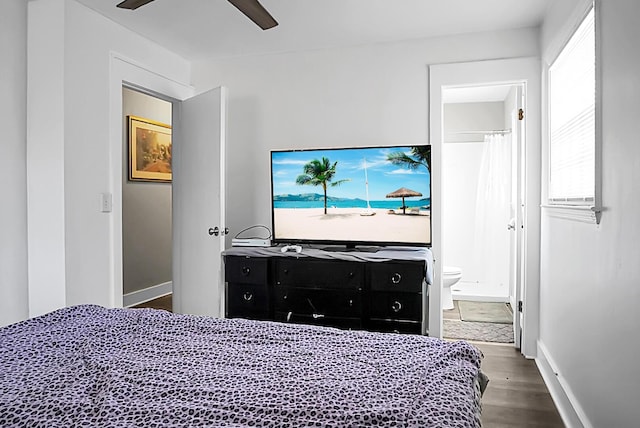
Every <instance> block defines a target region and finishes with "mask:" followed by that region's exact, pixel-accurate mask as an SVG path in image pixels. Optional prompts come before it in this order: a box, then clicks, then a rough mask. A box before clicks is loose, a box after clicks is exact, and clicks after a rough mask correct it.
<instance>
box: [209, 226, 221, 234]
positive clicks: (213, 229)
mask: <svg viewBox="0 0 640 428" xmlns="http://www.w3.org/2000/svg"><path fill="white" fill-rule="evenodd" d="M219 234H220V228H219V227H218V226H216V227H210V228H209V236H211V235H215V236H218V235H219Z"/></svg>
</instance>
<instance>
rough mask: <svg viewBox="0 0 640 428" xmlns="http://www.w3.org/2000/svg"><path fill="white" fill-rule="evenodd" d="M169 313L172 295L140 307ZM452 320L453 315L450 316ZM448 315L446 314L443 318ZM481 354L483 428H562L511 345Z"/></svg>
mask: <svg viewBox="0 0 640 428" xmlns="http://www.w3.org/2000/svg"><path fill="white" fill-rule="evenodd" d="M136 307H148V308H155V309H164V310H167V311H171V295H167V296H164V297H161V298H159V299H155V300H152V301H150V302H146V303H143V304H141V305H138V306H136ZM449 315H450V316H451V317H453V316H455V315H454V314H453V313H450V314H449ZM444 316H445V317H447V316H448V315H447V314H446V313H445V315H444ZM471 343H473V344H474V345H475V346H477V347H478V348H479V349H480V350H481V351H482V353H483V354H484V359H483V360H482V370H483V371H484V373H485V374H486V375H487V376H488V377H489V385H488V386H487V390H486V391H485V393H484V396H483V397H482V426H483V427H485V428H515V427H523V428H533V427H544V428H563V427H564V426H565V425H564V424H563V423H562V419H561V418H560V415H559V413H558V411H557V409H556V407H555V405H554V403H553V400H552V399H551V395H550V394H549V391H548V390H547V387H546V386H545V384H544V381H543V380H542V377H541V376H540V373H539V372H538V368H537V366H536V363H535V362H534V361H533V360H527V359H526V358H524V357H523V356H522V355H521V354H520V352H518V351H517V350H516V349H515V348H514V347H513V345H512V344H497V343H487V342H471Z"/></svg>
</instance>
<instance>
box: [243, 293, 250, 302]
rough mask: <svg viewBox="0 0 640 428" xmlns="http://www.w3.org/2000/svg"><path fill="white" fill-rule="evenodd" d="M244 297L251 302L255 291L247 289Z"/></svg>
mask: <svg viewBox="0 0 640 428" xmlns="http://www.w3.org/2000/svg"><path fill="white" fill-rule="evenodd" d="M242 298H243V299H244V300H245V301H247V302H250V301H251V299H253V293H249V292H248V291H246V292H245V293H244V294H243V295H242Z"/></svg>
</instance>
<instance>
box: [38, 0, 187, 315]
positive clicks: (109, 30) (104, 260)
mask: <svg viewBox="0 0 640 428" xmlns="http://www.w3.org/2000/svg"><path fill="white" fill-rule="evenodd" d="M29 5H30V15H29V26H30V28H32V29H34V30H33V31H32V32H31V33H30V36H31V38H30V40H29V43H30V46H29V58H30V59H31V58H33V59H34V62H32V63H31V62H30V64H29V84H30V85H33V87H34V88H38V89H41V90H32V91H31V92H30V95H29V102H30V113H29V121H30V127H29V129H30V133H31V134H30V135H31V136H30V138H29V141H28V145H29V150H30V153H32V154H33V157H31V158H30V159H29V160H28V162H29V167H30V168H29V189H30V202H32V203H33V205H31V204H30V206H29V226H30V235H29V251H30V259H29V262H30V272H37V277H35V278H33V277H32V278H31V279H30V307H31V310H30V315H31V316H33V315H39V314H41V313H44V312H46V311H50V310H53V309H56V308H57V307H60V306H63V305H67V306H68V305H74V304H80V303H95V304H102V305H105V306H112V305H113V304H114V302H113V290H112V283H113V264H114V263H115V261H114V260H112V257H111V254H112V247H111V246H112V245H113V242H112V235H111V232H112V230H113V228H114V227H115V226H114V223H113V218H114V214H115V212H116V211H117V210H121V207H120V206H118V205H117V204H115V205H114V207H113V210H114V212H112V213H102V212H100V203H99V201H100V199H99V196H100V194H101V193H103V192H108V193H114V192H115V189H113V188H111V187H112V183H113V182H114V181H113V180H112V174H113V168H112V163H113V162H115V160H114V159H111V153H112V150H111V149H112V148H111V147H110V144H111V141H116V142H117V144H121V137H120V134H119V131H118V135H117V136H115V137H114V136H112V135H110V134H111V132H112V130H111V128H110V112H111V105H110V100H111V98H110V73H111V72H112V70H111V68H110V66H111V63H110V61H111V55H112V53H113V52H117V53H119V54H120V55H121V56H122V57H126V58H130V59H131V60H132V61H135V62H136V63H137V64H140V65H142V66H144V67H146V68H147V69H149V70H153V71H154V72H155V73H157V74H159V75H163V76H167V77H168V78H170V79H173V81H176V82H184V83H188V82H189V78H190V64H189V63H188V62H187V61H185V60H184V59H182V58H181V57H179V56H177V55H176V54H174V53H171V52H169V51H167V50H166V49H164V48H162V47H160V46H158V45H156V44H153V43H150V42H149V41H147V40H145V39H143V38H141V37H140V36H138V35H137V34H135V33H133V32H131V31H129V30H125V29H124V28H122V27H120V26H118V25H116V24H115V23H113V22H112V21H110V20H108V19H106V18H104V17H102V16H101V15H99V14H97V13H95V12H93V11H91V10H89V9H87V8H85V7H84V6H81V5H80V4H78V3H76V2H75V1H72V0H36V1H32V2H29ZM49 40H53V42H50V41H49ZM46 59H50V60H52V61H54V62H53V64H54V65H55V66H54V68H53V69H50V68H47V67H46V63H45V61H44V60H46ZM52 74H53V76H52ZM118 101H119V102H120V100H118ZM47 111H48V112H49V113H50V114H53V115H54V117H55V118H58V116H60V117H59V120H60V121H61V122H62V123H56V124H55V128H53V131H54V132H51V131H52V129H51V128H48V127H49V126H50V125H51V123H50V120H47V118H46V112H47ZM38 153H46V154H47V156H46V157H44V158H38V157H37V156H36V155H37V154H38ZM32 165H34V166H37V165H44V166H45V167H46V168H48V169H50V170H52V171H54V172H55V173H56V174H57V175H54V176H51V175H47V174H45V173H44V171H43V170H42V169H39V168H31V166H32ZM60 171H62V172H63V173H62V174H63V175H62V177H61V176H60V175H59V173H60ZM51 194H53V195H56V196H57V197H56V199H55V201H54V202H53V206H52V207H51V206H47V204H46V203H43V201H47V200H49V199H50V195H51ZM52 208H53V210H52ZM32 225H34V228H35V229H37V230H50V231H52V232H50V233H48V234H46V235H41V234H32V233H31V226H32ZM47 249H49V250H48V251H47ZM60 253H62V255H61V254H60ZM47 255H48V256H49V258H47ZM51 258H53V259H54V260H55V263H52V262H51ZM52 284H53V285H54V286H52Z"/></svg>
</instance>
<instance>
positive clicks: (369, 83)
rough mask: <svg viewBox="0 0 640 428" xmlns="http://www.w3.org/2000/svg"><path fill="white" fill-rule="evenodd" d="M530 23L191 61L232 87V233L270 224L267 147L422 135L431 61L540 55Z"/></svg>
mask: <svg viewBox="0 0 640 428" xmlns="http://www.w3.org/2000/svg"><path fill="white" fill-rule="evenodd" d="M537 36H538V32H537V31H536V30H535V29H524V30H518V31H507V32H495V33H482V34H474V35H461V36H454V37H445V38H434V39H425V40H417V41H410V42H404V43H391V44H380V45H367V46H358V47H353V48H343V49H331V50H318V51H312V52H300V53H287V54H280V55H266V56H253V57H244V58H237V59H229V60H226V61H220V62H209V63H206V62H205V63H198V64H194V67H193V71H194V73H193V79H194V80H193V82H194V83H195V84H196V86H200V87H207V86H216V85H220V84H224V85H225V86H227V87H228V88H229V128H228V154H227V162H228V167H227V171H228V175H227V177H228V191H227V195H229V196H228V200H227V213H228V216H227V218H228V223H229V224H228V226H229V227H230V228H231V236H233V235H234V234H235V233H237V232H238V231H240V230H241V229H243V228H245V227H247V226H251V225H254V224H266V225H270V224H271V213H270V206H271V205H270V202H269V198H270V187H269V180H270V176H269V150H270V149H274V148H303V147H327V146H328V147H342V146H350V145H365V144H367V145H376V144H379V145H383V144H396V143H398V144H406V145H411V144H419V143H425V142H427V141H428V123H427V122H428V111H427V106H428V77H427V71H428V69H427V66H428V64H435V63H447V62H457V61H473V60H481V59H489V58H504V57H519V56H537V55H538V54H539V52H538V41H537Z"/></svg>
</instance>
